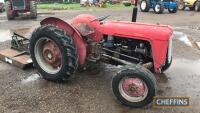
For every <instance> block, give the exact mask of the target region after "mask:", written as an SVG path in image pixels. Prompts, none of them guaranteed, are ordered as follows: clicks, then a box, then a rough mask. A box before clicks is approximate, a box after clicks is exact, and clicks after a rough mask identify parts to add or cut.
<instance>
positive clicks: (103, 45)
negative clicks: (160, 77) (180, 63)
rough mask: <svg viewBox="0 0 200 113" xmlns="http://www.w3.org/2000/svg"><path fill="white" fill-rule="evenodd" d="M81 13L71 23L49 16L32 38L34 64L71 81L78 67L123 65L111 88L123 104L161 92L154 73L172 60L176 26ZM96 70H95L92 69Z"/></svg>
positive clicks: (41, 70) (140, 101)
mask: <svg viewBox="0 0 200 113" xmlns="http://www.w3.org/2000/svg"><path fill="white" fill-rule="evenodd" d="M107 17H108V16H103V17H99V18H96V17H94V16H92V15H88V14H82V15H79V16H77V17H75V18H73V20H72V23H71V24H69V23H67V22H65V21H63V20H61V19H58V18H55V17H49V18H46V19H44V20H42V21H41V23H40V24H41V26H40V27H39V28H37V29H36V30H35V31H34V32H33V34H32V36H31V39H30V54H31V58H32V60H33V63H34V66H35V67H36V68H37V70H38V72H39V73H40V74H41V75H42V76H43V78H45V79H47V80H50V81H56V82H58V81H65V80H68V79H69V78H70V77H71V76H72V75H73V74H74V72H76V71H77V69H78V68H81V67H86V69H87V67H88V65H93V66H96V69H98V64H99V63H100V62H105V63H108V64H112V65H124V66H122V68H121V69H120V70H119V72H118V73H117V74H116V75H114V76H113V78H112V91H113V94H114V95H115V96H116V98H117V99H118V100H119V102H120V103H122V104H124V105H127V106H130V107H143V106H145V105H147V104H149V103H151V102H152V100H153V97H154V96H155V95H156V87H157V86H156V81H155V78H154V74H153V72H154V73H162V72H164V71H165V70H167V69H168V68H169V66H170V64H171V62H172V54H171V52H172V37H173V30H172V28H171V27H169V26H165V25H152V24H144V23H137V22H128V21H103V20H104V19H106V18H107ZM93 69H94V70H95V68H94V67H93Z"/></svg>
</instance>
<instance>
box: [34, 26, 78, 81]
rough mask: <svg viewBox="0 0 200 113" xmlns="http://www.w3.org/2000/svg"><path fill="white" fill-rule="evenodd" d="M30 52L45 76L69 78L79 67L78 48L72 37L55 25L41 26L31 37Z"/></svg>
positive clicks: (48, 77)
mask: <svg viewBox="0 0 200 113" xmlns="http://www.w3.org/2000/svg"><path fill="white" fill-rule="evenodd" d="M30 54H31V58H32V60H33V63H34V65H35V67H36V68H37V70H38V72H39V73H41V75H42V76H43V78H45V79H47V80H51V81H56V82H59V81H64V80H67V79H68V78H69V77H70V76H71V75H72V74H73V73H74V72H75V71H76V68H77V56H76V49H75V46H74V44H73V42H72V39H71V37H69V36H67V35H66V34H65V32H64V31H63V30H61V29H58V28H56V27H54V26H50V25H47V26H41V27H39V28H38V29H36V30H35V31H34V33H33V34H32V37H31V39H30Z"/></svg>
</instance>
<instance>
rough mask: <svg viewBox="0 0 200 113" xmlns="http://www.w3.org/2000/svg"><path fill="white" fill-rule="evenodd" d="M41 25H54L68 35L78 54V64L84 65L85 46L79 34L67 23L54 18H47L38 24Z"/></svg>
mask: <svg viewBox="0 0 200 113" xmlns="http://www.w3.org/2000/svg"><path fill="white" fill-rule="evenodd" d="M40 24H41V25H48V24H50V25H54V26H57V27H58V28H60V29H63V30H64V31H65V32H66V34H67V35H69V36H70V37H72V38H73V42H74V44H75V45H76V47H77V54H78V58H79V64H84V63H85V59H86V44H85V42H84V41H83V39H82V37H81V35H80V33H79V32H78V31H77V30H76V29H75V28H74V27H72V26H71V25H70V24H68V23H67V22H65V21H63V20H61V19H59V18H55V17H49V18H46V19H44V20H42V21H41V22H40Z"/></svg>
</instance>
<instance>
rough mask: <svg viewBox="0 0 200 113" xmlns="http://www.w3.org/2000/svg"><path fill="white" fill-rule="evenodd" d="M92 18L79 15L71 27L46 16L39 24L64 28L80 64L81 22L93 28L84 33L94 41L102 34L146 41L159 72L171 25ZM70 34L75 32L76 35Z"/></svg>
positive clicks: (83, 52) (82, 49) (83, 46)
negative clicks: (149, 45) (75, 47)
mask: <svg viewBox="0 0 200 113" xmlns="http://www.w3.org/2000/svg"><path fill="white" fill-rule="evenodd" d="M94 19H95V17H94V16H92V15H87V14H83V15H79V16H77V17H75V18H74V19H73V20H72V24H71V25H72V26H73V27H72V26H71V25H69V24H68V23H66V22H64V21H62V20H60V19H57V18H47V19H45V20H43V21H42V22H41V25H44V24H53V25H55V26H58V27H59V28H61V29H64V30H65V32H66V33H67V34H69V35H70V36H71V37H73V40H74V43H75V45H76V46H77V51H78V55H79V63H80V64H84V62H85V59H86V44H85V43H84V41H83V40H82V38H81V35H85V33H83V32H82V31H80V32H78V30H79V28H80V25H81V24H87V25H88V26H87V28H86V29H88V28H89V29H92V30H93V32H91V33H90V34H87V33H86V34H87V35H88V37H90V38H91V39H92V40H93V41H96V42H99V41H101V40H102V37H103V35H112V36H119V37H123V38H133V39H139V40H145V41H148V42H149V43H150V44H151V47H152V56H153V64H154V70H155V72H159V69H160V66H161V65H163V64H164V63H165V59H166V53H167V47H168V41H169V38H170V36H171V35H172V29H171V27H169V26H163V25H151V24H143V23H135V22H124V21H107V22H104V23H101V22H99V21H93V20H94ZM75 28H76V29H75ZM72 34H76V37H75V36H73V35H72ZM80 34H81V35H80Z"/></svg>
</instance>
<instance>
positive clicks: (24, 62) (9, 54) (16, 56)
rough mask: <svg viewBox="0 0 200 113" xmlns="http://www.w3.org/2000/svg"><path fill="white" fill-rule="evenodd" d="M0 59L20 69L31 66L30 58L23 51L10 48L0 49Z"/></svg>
mask: <svg viewBox="0 0 200 113" xmlns="http://www.w3.org/2000/svg"><path fill="white" fill-rule="evenodd" d="M0 60H2V61H4V62H6V63H9V64H12V65H14V66H16V67H19V68H21V69H25V68H27V67H31V66H32V64H33V63H32V60H31V58H30V56H29V55H28V54H27V53H26V52H25V51H22V52H21V51H17V50H14V49H11V48H7V49H3V50H1V51H0Z"/></svg>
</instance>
